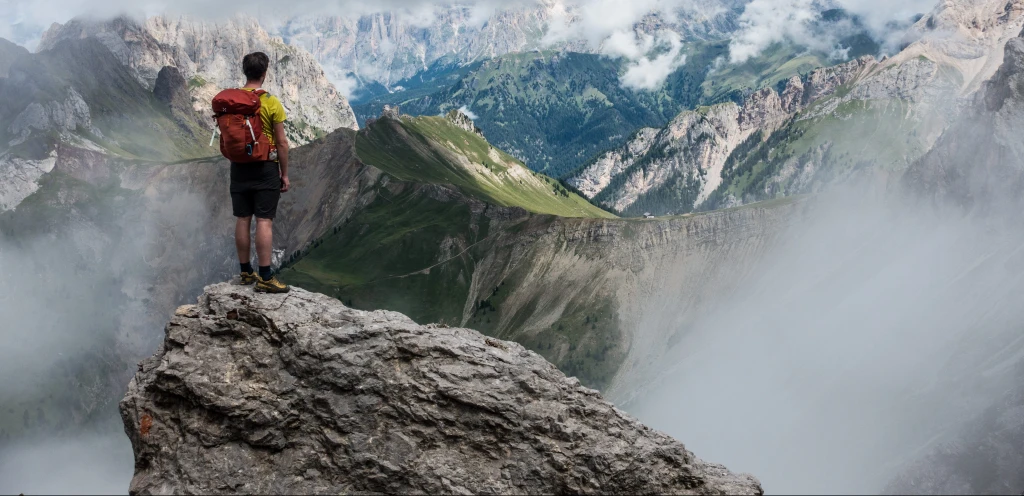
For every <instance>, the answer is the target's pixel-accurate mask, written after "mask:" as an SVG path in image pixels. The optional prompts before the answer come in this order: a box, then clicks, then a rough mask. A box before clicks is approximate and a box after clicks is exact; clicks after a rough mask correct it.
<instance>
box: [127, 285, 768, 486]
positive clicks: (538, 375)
mask: <svg viewBox="0 0 1024 496" xmlns="http://www.w3.org/2000/svg"><path fill="white" fill-rule="evenodd" d="M121 416H122V418H123V419H124V423H125V430H126V432H127V434H128V436H129V437H130V438H131V441H132V446H133V448H134V451H135V460H136V468H135V477H134V478H133V479H132V482H131V487H130V490H131V492H132V493H163V494H166V493H278V494H282V493H283V494H295V493H351V492H403V493H407V492H417V493H419V492H427V493H461V494H466V493H565V492H573V493H576V492H582V493H675V494H726V493H727V494H760V493H761V492H762V491H761V486H760V484H759V482H758V481H757V480H756V479H755V478H753V477H751V476H749V475H735V474H732V473H731V472H729V471H728V470H727V469H726V468H725V467H722V466H721V465H716V464H711V463H706V462H704V461H702V460H700V459H698V458H696V457H695V456H694V455H693V454H692V453H690V452H689V451H687V450H686V449H685V447H684V446H683V444H682V443H680V442H678V441H676V440H674V439H672V438H670V437H668V436H667V435H664V434H662V433H659V432H657V431H654V430H652V429H649V428H647V427H646V426H644V425H642V424H641V423H639V422H638V421H637V420H635V419H633V418H631V417H629V416H627V415H626V414H624V413H623V412H621V411H620V410H618V409H616V408H615V407H614V406H612V405H611V404H610V403H608V402H606V401H604V400H603V399H602V397H601V395H600V394H599V393H598V392H596V391H593V390H590V389H587V388H585V387H583V386H581V385H580V384H579V382H578V381H577V380H576V379H573V378H567V377H565V375H563V374H562V373H561V372H559V371H558V370H557V369H556V368H555V367H554V366H553V365H551V364H550V363H548V362H547V361H545V360H544V359H543V358H542V357H540V356H539V355H537V354H535V353H533V352H530V351H527V350H526V349H524V348H523V347H522V346H520V345H518V344H515V343H511V342H505V341H499V340H495V339H492V338H487V337H485V336H483V335H481V334H479V333H478V332H476V331H472V330H468V329H455V328H447V327H439V326H421V325H418V324H416V323H414V322H413V321H411V320H410V319H408V318H407V317H405V316H403V315H401V314H397V313H393V312H385V311H376V312H365V311H359V310H353V309H349V308H347V307H345V306H343V305H342V304H341V303H340V302H339V301H337V300H334V299H332V298H329V297H327V296H324V295H321V294H315V293H309V292H306V291H303V290H301V289H298V288H294V289H293V290H292V293H290V294H288V295H259V294H256V293H254V292H253V291H252V288H251V287H243V286H235V285H230V284H218V285H214V286H210V287H207V288H206V291H205V293H204V294H203V295H202V296H201V297H200V298H199V302H198V304H197V305H188V306H184V307H181V308H179V309H178V311H177V312H176V315H175V316H174V317H173V319H172V320H171V322H170V323H169V324H168V325H167V328H166V338H165V340H164V343H163V345H162V346H161V349H160V350H159V351H158V352H157V354H156V355H155V356H153V357H151V358H149V359H146V360H145V361H143V362H142V363H141V364H140V365H139V372H138V373H137V374H136V376H135V378H134V379H133V380H132V382H131V384H130V385H129V388H128V393H127V395H126V396H125V398H124V400H123V401H122V402H121Z"/></svg>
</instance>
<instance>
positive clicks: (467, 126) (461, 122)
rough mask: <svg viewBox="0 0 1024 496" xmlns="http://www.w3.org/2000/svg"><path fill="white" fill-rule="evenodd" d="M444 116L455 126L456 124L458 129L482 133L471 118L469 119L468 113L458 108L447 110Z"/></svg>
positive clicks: (479, 134)
mask: <svg viewBox="0 0 1024 496" xmlns="http://www.w3.org/2000/svg"><path fill="white" fill-rule="evenodd" d="M445 117H446V118H447V119H448V120H449V121H451V123H452V124H455V126H457V127H458V128H459V129H462V130H464V131H468V132H471V133H473V134H476V135H478V136H483V135H484V132H483V131H481V130H480V128H478V127H476V124H474V123H473V119H471V118H470V117H469V116H468V115H466V114H465V113H464V112H463V111H461V110H459V109H454V110H451V111H449V112H448V114H447V115H446V116H445Z"/></svg>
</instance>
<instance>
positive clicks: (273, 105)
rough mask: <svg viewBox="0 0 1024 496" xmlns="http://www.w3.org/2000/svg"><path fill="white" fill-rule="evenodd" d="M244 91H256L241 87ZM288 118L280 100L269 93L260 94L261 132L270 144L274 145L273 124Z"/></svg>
mask: <svg viewBox="0 0 1024 496" xmlns="http://www.w3.org/2000/svg"><path fill="white" fill-rule="evenodd" d="M242 89H243V90H245V91H256V90H254V89H252V88H242ZM287 119H288V116H286V115H285V114H284V105H281V100H278V99H277V97H276V96H274V95H271V94H270V93H264V94H262V95H260V120H261V121H263V134H265V135H267V139H268V140H270V146H275V145H277V143H275V142H274V124H280V123H282V122H284V121H285V120H287Z"/></svg>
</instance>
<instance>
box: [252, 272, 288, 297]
mask: <svg viewBox="0 0 1024 496" xmlns="http://www.w3.org/2000/svg"><path fill="white" fill-rule="evenodd" d="M257 279H258V280H257V281H256V292H257V293H287V292H289V291H291V290H292V288H290V287H288V285H287V284H284V283H282V282H281V281H278V280H277V277H273V276H272V277H271V278H270V280H264V279H263V278H262V277H258V276H257Z"/></svg>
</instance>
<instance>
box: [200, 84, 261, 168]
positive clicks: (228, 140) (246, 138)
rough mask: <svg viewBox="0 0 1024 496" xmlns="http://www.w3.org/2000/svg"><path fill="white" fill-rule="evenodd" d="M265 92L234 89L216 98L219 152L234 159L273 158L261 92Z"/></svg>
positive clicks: (255, 159) (214, 113)
mask: <svg viewBox="0 0 1024 496" xmlns="http://www.w3.org/2000/svg"><path fill="white" fill-rule="evenodd" d="M265 93H266V91H263V90H256V91H246V90H243V89H237V88H231V89H227V90H224V91H221V92H220V93H217V96H215V97H213V118H214V119H216V120H217V128H218V129H219V130H220V153H221V154H223V155H224V157H225V158H227V159H228V160H230V161H232V162H240V163H245V162H261V161H266V160H269V159H270V140H269V139H268V138H267V136H266V135H265V134H263V120H262V119H261V118H260V107H261V104H260V95H263V94H265Z"/></svg>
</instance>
